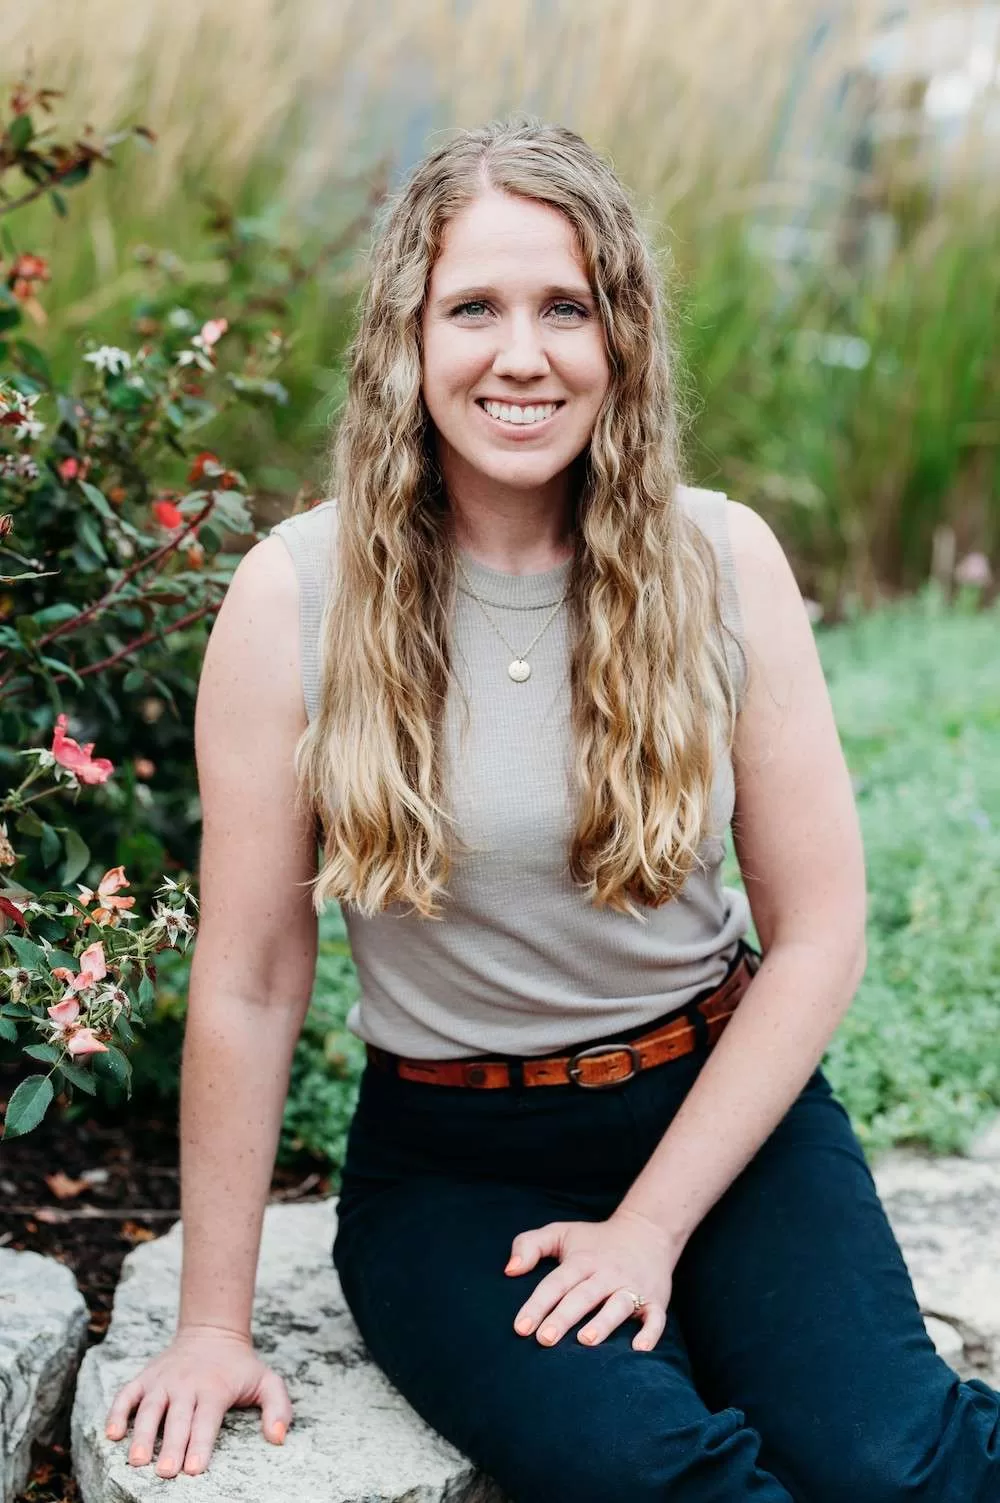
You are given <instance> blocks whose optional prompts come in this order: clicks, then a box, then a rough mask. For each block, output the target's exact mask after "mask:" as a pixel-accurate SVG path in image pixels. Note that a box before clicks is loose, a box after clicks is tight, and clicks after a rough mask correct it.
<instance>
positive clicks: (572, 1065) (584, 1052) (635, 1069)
mask: <svg viewBox="0 0 1000 1503" xmlns="http://www.w3.org/2000/svg"><path fill="white" fill-rule="evenodd" d="M622 1053H626V1054H628V1055H629V1057H630V1059H631V1062H632V1069H631V1073H630V1074H628V1075H623V1076H622V1077H621V1079H620V1080H592V1081H586V1080H580V1079H579V1078H578V1077H579V1074H580V1066H579V1064H578V1063H577V1061H578V1060H581V1059H587V1058H589V1057H592V1056H593V1055H595V1054H622ZM641 1064H642V1058H641V1056H640V1054H639V1051H638V1049H636V1048H635V1047H634V1045H632V1044H592V1045H591V1046H590V1048H589V1049H578V1050H577V1052H576V1053H575V1054H573V1055H571V1056H570V1058H569V1060H568V1061H567V1064H566V1074H567V1075H568V1076H569V1078H570V1080H571V1081H572V1082H573V1084H574V1085H576V1086H579V1087H580V1089H581V1090H582V1091H608V1090H610V1089H611V1088H612V1087H613V1086H620V1085H624V1084H625V1082H626V1081H628V1080H634V1079H635V1077H636V1075H638V1073H639V1067H640V1065H641Z"/></svg>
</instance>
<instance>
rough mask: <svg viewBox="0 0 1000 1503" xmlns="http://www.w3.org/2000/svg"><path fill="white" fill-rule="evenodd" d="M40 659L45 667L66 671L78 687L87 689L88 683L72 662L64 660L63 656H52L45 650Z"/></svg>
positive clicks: (59, 671) (61, 671) (56, 670)
mask: <svg viewBox="0 0 1000 1503" xmlns="http://www.w3.org/2000/svg"><path fill="white" fill-rule="evenodd" d="M38 661H39V662H40V663H41V664H42V665H43V667H45V668H52V669H53V670H54V671H55V672H56V673H65V674H66V675H67V677H68V678H70V679H72V681H73V683H74V684H76V687H77V688H78V689H86V687H87V686H86V683H85V682H84V680H83V679H82V678H81V677H80V675H79V674H78V673H77V671H76V669H75V668H74V667H73V665H72V664H71V663H65V662H63V660H62V658H50V657H48V656H47V654H46V653H44V652H43V653H42V655H41V656H40V658H39V659H38Z"/></svg>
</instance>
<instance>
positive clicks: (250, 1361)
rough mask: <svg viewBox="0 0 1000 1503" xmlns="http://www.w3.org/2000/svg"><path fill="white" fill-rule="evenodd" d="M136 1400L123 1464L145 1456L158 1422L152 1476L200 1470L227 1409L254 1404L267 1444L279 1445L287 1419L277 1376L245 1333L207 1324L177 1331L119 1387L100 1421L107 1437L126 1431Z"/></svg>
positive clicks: (141, 1462) (285, 1392) (142, 1461)
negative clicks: (158, 1444) (160, 1434)
mask: <svg viewBox="0 0 1000 1503" xmlns="http://www.w3.org/2000/svg"><path fill="white" fill-rule="evenodd" d="M136 1404H138V1405H139V1408H138V1410H137V1412H136V1416H135V1428H134V1431H133V1435H132V1449H131V1450H130V1452H129V1457H128V1459H129V1464H130V1465H131V1466H145V1465H146V1464H147V1462H149V1461H151V1460H152V1457H153V1448H154V1446H155V1444H156V1437H157V1434H158V1432H159V1429H160V1423H161V1421H162V1422H163V1444H162V1446H161V1447H160V1454H159V1457H158V1459H157V1463H156V1473H157V1476H159V1477H176V1475H177V1473H178V1472H179V1471H181V1470H182V1469H183V1470H184V1472H185V1473H186V1474H189V1475H193V1474H194V1473H197V1472H203V1471H204V1470H205V1468H206V1466H207V1465H208V1461H209V1457H210V1456H211V1454H212V1449H213V1447H214V1445H215V1439H216V1436H217V1435H218V1433H219V1427H220V1426H221V1424H222V1420H223V1416H224V1415H225V1413H226V1411H227V1410H228V1409H232V1408H237V1409H246V1408H249V1407H250V1406H251V1405H255V1404H256V1405H258V1406H259V1407H260V1409H261V1410H262V1414H261V1428H262V1429H263V1432H264V1437H265V1439H266V1440H269V1441H271V1442H272V1443H273V1444H274V1445H281V1444H282V1442H283V1441H284V1438H285V1434H286V1432H287V1430H288V1426H289V1425H290V1423H291V1419H292V1404H291V1400H290V1399H289V1397H288V1390H287V1388H286V1387H285V1383H284V1379H282V1378H281V1377H280V1376H279V1375H278V1373H276V1372H275V1371H274V1370H273V1368H270V1367H267V1366H266V1365H265V1363H264V1362H262V1361H261V1359H260V1357H259V1356H258V1355H257V1353H256V1352H255V1351H254V1348H253V1343H252V1342H251V1340H250V1338H249V1337H248V1336H241V1335H240V1334H239V1333H238V1332H236V1331H226V1330H223V1329H221V1328H218V1327H214V1326H188V1327H185V1328H183V1329H181V1330H180V1331H178V1333H177V1335H176V1336H175V1337H174V1339H173V1340H172V1341H171V1343H170V1345H169V1346H168V1347H166V1348H164V1350H163V1351H162V1352H160V1353H159V1355H158V1356H156V1357H154V1358H153V1360H152V1361H151V1362H149V1363H147V1365H146V1366H145V1367H144V1368H143V1370H142V1372H140V1373H139V1374H138V1376H137V1377H135V1378H132V1379H131V1381H130V1382H128V1383H126V1384H125V1385H124V1387H123V1388H121V1389H119V1391H118V1393H117V1394H116V1395H115V1398H114V1402H113V1403H112V1405H111V1408H110V1409H109V1410H108V1417H107V1421H106V1433H107V1436H108V1438H109V1439H110V1440H121V1439H122V1438H123V1437H124V1436H125V1435H126V1433H127V1432H128V1423H129V1416H130V1415H131V1413H132V1410H133V1409H135V1406H136Z"/></svg>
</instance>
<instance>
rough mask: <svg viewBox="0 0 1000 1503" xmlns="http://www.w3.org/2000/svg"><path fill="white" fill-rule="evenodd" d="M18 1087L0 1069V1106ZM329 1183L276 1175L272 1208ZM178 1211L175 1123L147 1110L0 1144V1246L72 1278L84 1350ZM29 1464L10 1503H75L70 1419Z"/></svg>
mask: <svg viewBox="0 0 1000 1503" xmlns="http://www.w3.org/2000/svg"><path fill="white" fill-rule="evenodd" d="M19 1073H21V1072H19ZM16 1079H17V1075H16V1074H15V1068H14V1067H9V1066H6V1065H0V1103H4V1104H5V1103H6V1100H7V1098H8V1097H9V1095H10V1093H11V1091H12V1090H13V1088H14V1085H15V1084H16ZM78 1099H79V1098H78ZM328 1174H329V1165H328V1164H326V1163H325V1162H323V1161H319V1160H315V1159H311V1158H303V1159H301V1160H300V1161H297V1162H296V1163H295V1164H294V1165H291V1166H288V1167H284V1166H283V1167H280V1168H276V1169H275V1172H274V1176H273V1179H272V1184H271V1199H272V1200H284V1201H288V1200H296V1201H305V1200H319V1199H322V1198H323V1197H324V1196H326V1195H328V1194H329V1193H330V1181H329V1178H328ZM178 1206H179V1171H178V1143H177V1123H176V1116H174V1117H173V1118H168V1117H167V1116H166V1114H164V1117H163V1119H162V1120H161V1119H158V1118H157V1117H156V1116H151V1115H150V1112H149V1106H148V1103H146V1104H144V1105H142V1106H139V1107H137V1108H136V1109H135V1110H133V1111H128V1110H126V1111H120V1112H118V1113H117V1114H115V1115H114V1116H107V1115H100V1114H99V1112H98V1111H97V1110H95V1113H94V1115H93V1116H88V1117H85V1118H81V1119H80V1120H79V1121H75V1122H67V1121H65V1120H62V1119H61V1118H60V1116H59V1113H58V1110H57V1106H56V1105H54V1106H52V1107H50V1108H49V1112H48V1115H47V1116H46V1117H45V1118H44V1119H43V1121H42V1122H41V1123H40V1124H39V1126H38V1127H36V1128H35V1129H34V1131H33V1132H30V1133H26V1134H25V1136H24V1137H23V1138H11V1139H5V1140H4V1141H3V1142H2V1144H0V1246H2V1247H12V1248H15V1249H17V1250H19V1251H20V1250H24V1249H27V1250H28V1251H30V1252H37V1253H43V1254H45V1255H46V1256H48V1257H51V1258H56V1259H58V1261H59V1262H60V1263H65V1264H66V1266H67V1267H68V1268H70V1269H72V1271H73V1274H74V1275H75V1277H76V1281H77V1284H78V1285H79V1287H80V1292H81V1294H82V1295H83V1297H84V1299H85V1301H86V1303H87V1308H88V1310H89V1312H90V1319H89V1322H88V1327H87V1347H88V1348H89V1347H91V1346H93V1345H95V1344H96V1343H97V1342H99V1341H101V1340H102V1339H103V1337H104V1333H105V1331H106V1330H107V1327H108V1322H109V1320H110V1318H111V1305H112V1300H113V1298H114V1292H115V1286H116V1284H117V1282H118V1277H119V1273H120V1270H121V1265H122V1260H123V1259H124V1257H125V1255H126V1254H127V1253H128V1252H130V1251H131V1249H132V1248H133V1247H135V1246H136V1244H137V1243H139V1242H147V1241H149V1240H150V1239H151V1238H153V1237H162V1236H163V1235H164V1233H165V1232H168V1231H169V1230H170V1228H171V1227H172V1226H173V1224H174V1222H175V1221H176V1220H177V1219H178V1218H179V1215H180V1212H179V1209H178ZM32 1461H33V1466H32V1472H31V1477H30V1479H29V1482H28V1485H27V1487H26V1489H25V1491H24V1492H23V1493H20V1494H18V1497H17V1500H16V1503H80V1494H79V1491H78V1489H77V1486H76V1483H75V1482H74V1480H73V1477H72V1473H71V1468H70V1454H69V1411H68V1409H67V1412H66V1413H65V1414H64V1415H63V1416H62V1419H61V1423H60V1426H59V1429H58V1432H57V1434H56V1436H55V1438H54V1441H53V1443H52V1444H51V1445H47V1446H36V1448H35V1452H34V1454H33V1457H32Z"/></svg>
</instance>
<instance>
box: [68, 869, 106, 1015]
mask: <svg viewBox="0 0 1000 1503" xmlns="http://www.w3.org/2000/svg"><path fill="white" fill-rule="evenodd" d="M117 870H119V871H120V870H121V868H120V867H118V868H117ZM84 891H86V889H84ZM52 974H53V976H58V977H59V980H60V981H65V982H66V983H67V985H68V986H69V988H70V992H71V993H72V992H83V991H86V990H87V988H88V987H89V986H96V984H97V982H98V981H103V980H104V978H105V976H106V975H107V974H108V967H107V964H106V962H105V958H104V945H103V944H102V943H101V941H100V940H98V941H97V943H96V944H93V945H88V947H87V949H86V950H83V951H82V952H81V955H80V971H79V974H78V975H74V974H73V972H72V971H69V970H67V969H66V967H65V966H62V965H58V966H53V967H52ZM66 1000H67V998H66V997H64V998H63V1002H65V1001H66ZM57 1006H59V1007H61V1006H62V1002H60V1003H58V1004H57Z"/></svg>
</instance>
